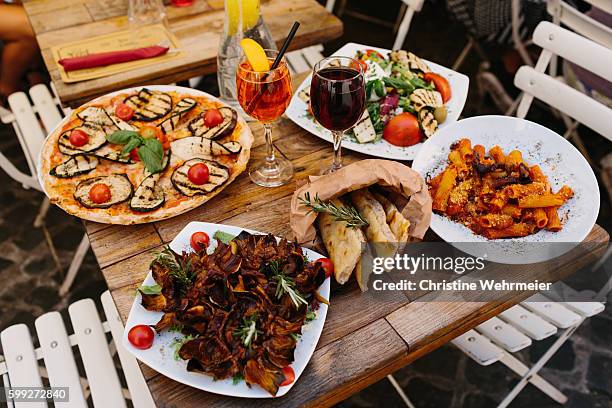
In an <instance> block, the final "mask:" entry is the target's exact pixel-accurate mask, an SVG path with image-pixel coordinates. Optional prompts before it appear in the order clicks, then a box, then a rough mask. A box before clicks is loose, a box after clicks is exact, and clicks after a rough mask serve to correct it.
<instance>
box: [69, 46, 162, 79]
mask: <svg viewBox="0 0 612 408" xmlns="http://www.w3.org/2000/svg"><path fill="white" fill-rule="evenodd" d="M168 49H169V48H168V47H162V46H160V45H154V46H152V47H144V48H134V49H131V50H123V51H110V52H100V53H97V54H89V55H85V56H84V57H74V58H62V59H61V60H59V61H58V62H59V63H60V65H61V66H62V67H64V70H65V71H66V72H69V71H76V70H78V69H85V68H95V67H103V66H106V65H112V64H119V63H121V62H128V61H135V60H140V59H145V58H153V57H158V56H160V55H164V54H165V53H167V52H168Z"/></svg>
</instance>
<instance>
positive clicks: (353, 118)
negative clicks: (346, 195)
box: [310, 57, 365, 174]
mask: <svg viewBox="0 0 612 408" xmlns="http://www.w3.org/2000/svg"><path fill="white" fill-rule="evenodd" d="M310 107H311V110H312V114H313V116H314V117H315V119H316V120H317V122H319V123H320V124H321V126H323V127H324V128H326V129H328V130H330V131H331V132H332V135H333V141H334V160H333V162H332V165H331V167H330V168H328V169H326V170H325V171H323V174H328V173H333V172H334V171H336V170H338V169H339V168H341V167H342V152H341V145H342V138H343V136H344V132H345V131H346V130H348V129H350V128H351V127H353V126H354V125H355V123H357V121H359V119H360V118H361V115H363V110H364V108H365V80H364V72H363V69H362V67H361V65H360V64H359V62H358V61H357V60H355V59H353V58H349V57H329V58H324V59H322V60H321V61H319V62H318V63H317V64H316V65H315V66H314V69H313V73H312V81H311V83H310Z"/></svg>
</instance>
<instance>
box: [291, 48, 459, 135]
mask: <svg viewBox="0 0 612 408" xmlns="http://www.w3.org/2000/svg"><path fill="white" fill-rule="evenodd" d="M354 58H355V59H356V60H357V61H358V63H359V64H360V65H361V67H362V68H363V70H364V72H365V81H366V85H365V87H366V99H367V102H366V108H367V109H366V110H365V111H364V113H363V116H362V117H361V119H360V120H359V122H357V124H356V125H355V126H354V127H353V129H352V131H351V132H348V133H347V135H348V136H349V137H352V138H353V139H354V141H356V142H358V143H375V142H378V141H380V140H381V139H384V140H386V141H387V142H389V143H391V144H393V145H396V146H412V145H415V144H417V143H420V142H422V141H423V140H424V139H425V138H429V137H431V136H432V135H433V134H434V133H435V132H436V130H437V129H438V125H439V124H440V123H443V122H444V121H445V120H446V116H447V110H446V103H447V102H448V101H449V100H450V99H451V88H450V85H449V82H448V80H447V79H446V78H444V77H443V76H441V75H439V74H436V73H434V72H432V71H431V69H430V68H429V66H428V65H427V64H426V63H425V62H424V61H423V60H421V59H420V58H419V57H417V56H416V55H414V54H413V53H411V52H408V51H404V50H397V51H391V52H390V53H389V55H388V56H384V55H382V54H381V53H379V52H378V51H375V50H365V51H359V52H357V55H355V56H354ZM298 96H299V97H300V98H301V99H302V100H303V101H304V102H306V103H309V101H310V95H309V94H308V90H307V89H304V90H303V91H301V92H300V94H299V95H298ZM311 116H312V115H311Z"/></svg>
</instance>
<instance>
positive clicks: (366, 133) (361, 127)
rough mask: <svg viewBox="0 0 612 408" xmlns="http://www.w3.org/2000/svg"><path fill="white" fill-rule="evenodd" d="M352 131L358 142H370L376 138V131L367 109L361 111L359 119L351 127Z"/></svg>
mask: <svg viewBox="0 0 612 408" xmlns="http://www.w3.org/2000/svg"><path fill="white" fill-rule="evenodd" d="M353 133H354V134H355V138H356V139H357V141H358V142H359V143H370V142H373V141H374V140H376V131H375V130H374V125H373V124H372V119H370V113H369V112H368V110H367V109H365V110H364V111H363V115H361V119H359V122H357V123H356V124H355V126H354V127H353Z"/></svg>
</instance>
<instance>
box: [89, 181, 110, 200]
mask: <svg viewBox="0 0 612 408" xmlns="http://www.w3.org/2000/svg"><path fill="white" fill-rule="evenodd" d="M89 198H90V200H91V201H93V202H94V203H96V204H102V203H105V202H107V201H108V200H110V199H111V190H110V187H109V186H107V185H106V184H102V183H96V184H94V185H93V186H91V189H90V190H89Z"/></svg>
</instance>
